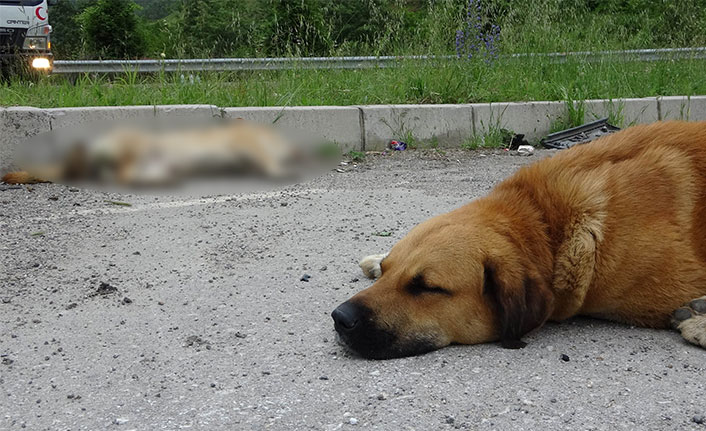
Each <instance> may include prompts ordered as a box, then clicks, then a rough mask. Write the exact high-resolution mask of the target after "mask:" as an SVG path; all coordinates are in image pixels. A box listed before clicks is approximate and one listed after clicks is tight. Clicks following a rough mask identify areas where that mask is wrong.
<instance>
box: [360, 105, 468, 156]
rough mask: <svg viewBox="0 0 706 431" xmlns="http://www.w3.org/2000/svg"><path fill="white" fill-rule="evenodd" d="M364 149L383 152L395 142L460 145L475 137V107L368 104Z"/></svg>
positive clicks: (364, 107) (363, 110)
mask: <svg viewBox="0 0 706 431" xmlns="http://www.w3.org/2000/svg"><path fill="white" fill-rule="evenodd" d="M360 109H361V110H362V112H363V134H364V136H365V138H364V142H363V147H362V148H363V149H365V150H382V149H384V148H386V146H387V144H388V143H389V141H390V140H391V139H396V140H402V141H408V144H414V143H415V142H416V143H421V142H428V143H431V144H434V143H438V145H440V146H446V147H448V146H456V147H457V146H459V145H461V143H462V142H463V141H464V140H465V139H467V138H468V137H469V136H472V135H473V112H472V108H471V105H367V106H360Z"/></svg>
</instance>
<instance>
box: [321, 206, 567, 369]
mask: <svg viewBox="0 0 706 431" xmlns="http://www.w3.org/2000/svg"><path fill="white" fill-rule="evenodd" d="M485 213H486V212H485V211H478V209H477V208H476V206H475V205H474V204H470V205H469V206H467V207H464V208H460V209H458V210H456V211H453V212H451V213H448V214H444V215H441V216H438V217H435V218H432V219H430V220H428V221H426V222H424V223H422V224H420V225H418V226H417V227H415V228H414V229H412V231H411V232H410V233H409V234H408V235H407V236H406V237H404V238H403V239H402V240H400V241H399V242H398V243H397V244H396V245H395V246H394V247H393V248H392V250H391V251H390V253H389V254H388V255H387V256H386V257H384V258H382V256H380V258H379V259H377V261H375V260H373V262H370V261H368V262H366V265H367V266H369V268H364V270H366V272H368V273H372V274H374V275H379V279H378V280H377V281H376V282H375V284H373V285H372V286H371V287H370V288H368V289H366V290H363V291H362V292H360V293H358V294H357V295H355V296H354V297H352V298H351V299H350V300H348V301H346V302H344V303H343V304H341V305H340V306H339V307H338V308H336V310H334V312H333V313H332V317H333V319H334V322H335V328H336V331H337V332H338V334H339V336H340V338H341V340H342V341H343V342H344V343H345V344H346V345H347V346H348V347H349V348H350V349H351V350H353V351H355V352H356V353H358V354H360V355H361V356H363V357H366V358H373V359H386V358H394V357H400V356H409V355H416V354H420V353H425V352H428V351H431V350H435V349H438V348H441V347H444V346H447V345H449V344H452V343H459V344H477V343H484V342H489V341H495V340H498V339H499V340H500V341H501V342H502V345H503V346H504V347H508V348H520V347H524V345H525V344H524V343H523V342H522V341H521V337H522V335H524V334H526V333H527V332H529V331H531V330H532V329H534V328H536V327H539V326H541V325H542V324H543V323H544V321H545V320H546V319H547V317H548V316H549V314H550V312H551V308H552V298H553V296H552V294H551V293H550V290H549V288H548V286H547V284H546V281H544V280H543V278H542V277H541V275H540V273H539V271H538V269H537V267H536V265H535V264H534V263H533V261H532V256H529V255H528V249H527V248H526V247H525V245H524V244H523V239H522V238H520V237H518V232H517V230H516V229H512V227H511V226H509V225H508V223H507V220H497V219H490V217H487V216H484V214H485ZM380 259H381V260H380ZM378 263H379V268H376V267H375V265H376V264H378ZM370 266H373V267H370Z"/></svg>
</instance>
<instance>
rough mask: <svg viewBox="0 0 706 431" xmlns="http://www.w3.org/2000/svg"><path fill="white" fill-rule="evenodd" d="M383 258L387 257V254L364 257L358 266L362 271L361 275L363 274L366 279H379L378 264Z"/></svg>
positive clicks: (379, 270)
mask: <svg viewBox="0 0 706 431" xmlns="http://www.w3.org/2000/svg"><path fill="white" fill-rule="evenodd" d="M385 257H387V253H385V254H373V255H370V256H365V257H364V258H362V259H361V260H360V262H359V263H358V265H359V266H360V269H362V270H363V274H365V276H366V277H368V278H379V277H380V276H381V275H382V268H381V267H380V263H381V262H382V260H383V259H384V258H385Z"/></svg>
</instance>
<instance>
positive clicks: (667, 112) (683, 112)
mask: <svg viewBox="0 0 706 431" xmlns="http://www.w3.org/2000/svg"><path fill="white" fill-rule="evenodd" d="M659 113H660V120H687V121H689V120H694V121H698V120H706V96H691V97H689V96H666V97H660V99H659Z"/></svg>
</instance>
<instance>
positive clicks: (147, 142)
mask: <svg viewBox="0 0 706 431" xmlns="http://www.w3.org/2000/svg"><path fill="white" fill-rule="evenodd" d="M294 155H295V150H294V148H293V147H292V145H291V143H290V142H289V141H288V140H286V139H285V138H284V137H283V136H281V135H280V134H278V133H276V132H275V131H273V130H270V129H269V128H267V127H263V126H260V125H258V124H255V123H249V122H247V121H244V120H242V119H238V120H236V121H234V122H230V123H224V124H219V125H210V126H208V127H199V128H188V129H187V128H184V129H177V130H176V131H165V132H155V131H150V130H144V129H139V128H120V129H115V130H112V131H110V132H108V133H106V134H104V135H102V136H97V137H94V138H92V142H91V143H90V145H83V144H79V145H74V146H72V147H71V148H70V149H69V150H68V151H67V152H66V154H64V155H63V156H62V157H61V158H59V159H58V160H54V161H52V162H49V163H46V162H45V163H41V164H31V165H29V166H23V168H25V170H23V171H17V172H10V173H8V174H5V175H4V176H3V177H2V180H3V181H4V182H6V183H10V184H28V183H38V182H61V181H67V180H97V181H101V182H108V183H111V182H112V183H116V184H121V185H166V184H172V183H177V182H180V181H183V180H184V179H187V178H189V177H197V176H200V175H204V174H207V175H208V174H213V173H214V172H215V173H221V172H222V173H233V174H236V173H239V172H241V171H247V170H248V169H250V168H252V169H253V170H254V171H256V172H257V173H260V174H263V175H264V176H267V177H269V178H282V177H285V176H287V175H288V174H289V171H288V168H289V165H288V164H289V163H290V162H291V161H292V159H293V158H294Z"/></svg>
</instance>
